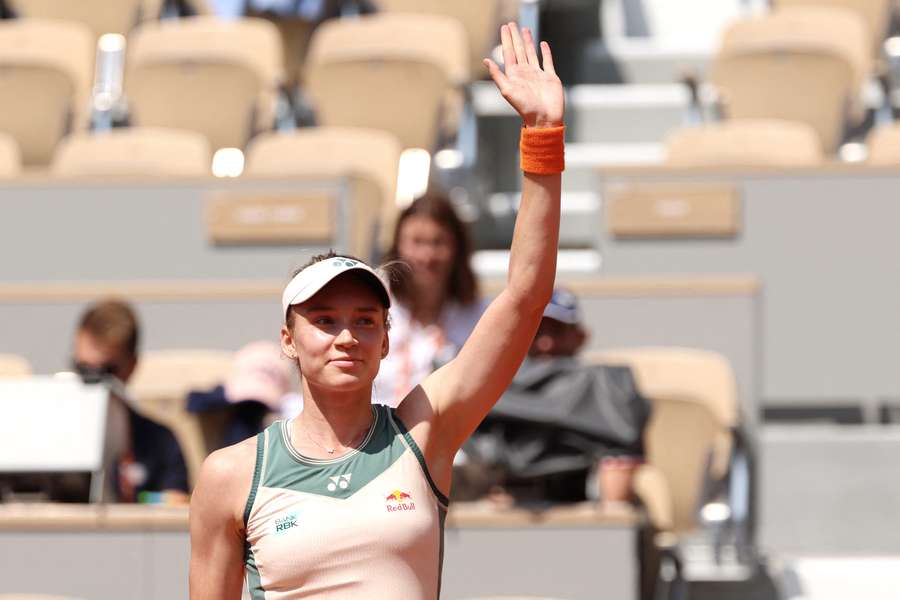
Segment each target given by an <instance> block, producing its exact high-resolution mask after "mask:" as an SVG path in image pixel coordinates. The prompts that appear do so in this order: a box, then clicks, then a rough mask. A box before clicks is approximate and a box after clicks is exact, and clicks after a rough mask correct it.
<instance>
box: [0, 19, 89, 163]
mask: <svg viewBox="0 0 900 600" xmlns="http://www.w3.org/2000/svg"><path fill="white" fill-rule="evenodd" d="M93 60H94V44H93V37H92V35H91V32H90V30H89V29H87V27H85V26H84V25H80V24H78V23H67V22H63V21H49V20H48V21H45V20H38V19H12V20H4V21H0V71H2V73H3V77H0V106H2V107H3V110H2V111H0V132H5V133H7V134H9V135H11V136H12V137H13V138H15V140H16V142H17V143H18V146H19V150H20V152H21V157H22V162H23V163H24V164H25V165H42V164H46V163H48V162H49V161H50V158H51V157H52V156H53V149H54V147H55V146H56V144H57V142H58V141H59V140H60V138H62V137H63V136H64V135H65V134H66V133H67V132H68V131H69V130H72V129H76V130H77V129H80V128H83V127H84V126H85V125H86V123H87V115H88V108H89V102H88V97H89V93H90V85H91V76H92V72H93Z"/></svg>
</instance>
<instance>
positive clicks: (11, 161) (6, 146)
mask: <svg viewBox="0 0 900 600" xmlns="http://www.w3.org/2000/svg"><path fill="white" fill-rule="evenodd" d="M21 172H22V155H21V153H20V152H19V144H18V143H16V139H15V138H14V137H13V136H11V135H9V134H6V133H3V132H0V179H11V178H13V177H15V176H16V175H18V174H19V173H21Z"/></svg>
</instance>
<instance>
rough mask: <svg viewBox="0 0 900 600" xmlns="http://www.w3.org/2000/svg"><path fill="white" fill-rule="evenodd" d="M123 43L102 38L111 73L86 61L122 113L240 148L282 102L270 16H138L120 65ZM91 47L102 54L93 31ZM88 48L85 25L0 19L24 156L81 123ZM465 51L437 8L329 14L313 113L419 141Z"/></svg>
mask: <svg viewBox="0 0 900 600" xmlns="http://www.w3.org/2000/svg"><path fill="white" fill-rule="evenodd" d="M123 45H124V44H123V43H122V41H121V40H120V41H119V42H118V47H111V48H107V49H106V50H108V51H109V52H108V54H110V55H115V54H116V53H117V52H118V54H119V58H118V61H119V62H118V67H119V73H115V72H113V73H109V72H108V71H109V70H112V71H115V70H116V69H115V68H111V69H108V68H107V67H106V66H105V65H106V64H108V63H104V66H103V67H101V65H100V64H99V63H98V66H97V75H98V76H100V75H102V76H103V77H106V78H110V79H116V78H118V83H112V84H111V83H110V82H109V81H104V82H98V83H95V92H96V91H97V87H103V88H104V89H108V88H113V89H117V90H119V91H121V90H122V89H124V94H125V100H127V117H128V120H129V121H130V122H131V123H132V124H135V125H142V126H153V127H173V128H178V129H188V130H193V131H197V132H199V133H202V134H203V135H205V136H206V137H207V139H208V140H209V142H210V144H211V146H212V148H213V149H218V148H222V147H239V148H241V147H243V146H244V145H245V144H246V142H247V141H248V140H249V139H250V137H252V135H253V134H254V133H255V132H258V131H265V130H270V129H272V128H273V126H274V123H275V120H276V111H277V109H278V106H279V101H281V102H282V103H283V102H284V97H283V96H281V94H282V89H281V86H282V84H283V82H284V68H283V62H282V50H281V41H280V38H279V36H278V31H277V29H276V28H275V26H274V25H272V24H271V23H269V22H267V21H265V20H262V19H242V20H238V21H223V20H219V19H216V18H213V17H190V18H184V19H177V20H166V21H161V22H150V23H145V24H143V25H141V26H139V27H138V28H137V29H135V30H134V31H133V32H132V33H131V34H130V35H129V37H128V52H127V60H125V61H124V63H125V64H124V74H123V73H122V72H121V70H122V65H121V63H122V57H121V54H122V53H123V48H122V46H123ZM99 49H100V53H99V54H98V56H102V55H103V52H104V50H105V49H104V40H103V39H101V41H100V44H99ZM92 52H93V44H92V36H91V34H90V32H89V31H88V30H87V29H86V28H85V27H84V26H82V25H79V24H76V23H65V22H59V21H42V20H30V19H21V20H11V21H5V22H2V23H0V69H2V70H3V71H4V77H3V78H2V80H0V105H2V106H4V111H2V113H0V114H2V116H0V131H5V132H7V133H9V134H11V135H12V136H13V137H15V138H16V140H17V141H18V143H19V146H20V150H21V155H22V159H23V162H24V163H25V164H26V165H40V164H46V163H47V162H49V161H50V159H51V157H52V155H53V151H54V148H55V145H56V144H57V142H58V141H59V140H60V139H61V138H62V137H63V135H64V134H65V133H66V132H67V131H69V130H74V131H78V130H82V129H84V128H86V127H87V126H88V124H89V120H90V116H91V112H92V109H93V110H97V109H98V106H97V102H92V101H91V97H92V92H91V77H92V73H93V71H94V61H93V54H92ZM106 59H107V60H112V61H113V62H115V58H110V57H109V56H106ZM468 59H469V54H468V51H467V47H466V35H465V31H464V29H463V27H462V26H461V25H460V24H459V22H457V21H456V20H454V19H452V18H449V17H439V16H422V15H409V14H391V15H373V16H367V17H360V18H357V19H340V20H334V21H329V22H327V23H325V24H324V25H322V26H321V27H319V28H318V29H317V30H316V34H315V35H314V37H313V40H312V43H311V47H310V50H309V55H308V57H307V81H306V83H305V86H304V89H305V91H306V93H307V94H308V96H309V98H310V99H311V100H312V103H313V106H315V107H316V108H317V111H316V118H317V120H318V122H319V123H320V124H325V125H337V126H360V127H373V128H376V129H384V130H388V131H392V132H393V133H394V134H395V135H397V137H398V138H399V139H400V140H401V143H402V144H403V145H404V147H422V148H426V149H429V150H431V149H433V148H434V147H435V145H436V143H437V139H438V134H439V123H440V122H441V121H442V120H443V122H445V123H450V124H451V126H453V125H452V123H453V122H454V120H457V121H458V113H459V111H460V110H461V108H460V107H461V106H462V102H461V100H460V98H461V93H460V86H461V85H463V84H465V83H466V82H467V81H468V79H469V72H470V71H469V64H468ZM123 77H124V84H123V83H122V78H123ZM95 81H96V80H95ZM100 83H102V86H101V85H99V84H100ZM123 85H124V88H123ZM93 96H94V100H97V96H96V94H93ZM104 102H105V103H107V104H109V103H110V100H109V99H108V98H106V99H104ZM113 102H115V99H114V100H113ZM92 105H93V106H92ZM454 114H455V115H456V116H454ZM290 116H291V115H288V117H289V120H290ZM289 124H290V123H289Z"/></svg>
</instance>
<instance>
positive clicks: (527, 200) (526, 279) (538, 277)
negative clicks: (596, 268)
mask: <svg viewBox="0 0 900 600" xmlns="http://www.w3.org/2000/svg"><path fill="white" fill-rule="evenodd" d="M561 179H562V178H561V176H560V175H558V174H556V175H535V174H532V173H525V175H524V179H523V182H522V202H521V205H520V208H519V214H518V217H517V218H516V227H515V232H514V233H513V240H512V246H511V247H510V253H509V274H508V279H507V292H508V293H509V294H510V295H511V296H512V298H514V299H515V301H517V302H521V303H523V304H524V305H531V304H534V306H535V307H536V308H540V309H541V310H543V308H544V306H546V304H547V302H549V301H550V296H551V294H552V293H553V283H554V279H555V278H556V255H557V248H558V246H559V200H560V186H561Z"/></svg>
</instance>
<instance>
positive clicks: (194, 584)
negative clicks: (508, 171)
mask: <svg viewBox="0 0 900 600" xmlns="http://www.w3.org/2000/svg"><path fill="white" fill-rule="evenodd" d="M500 38H501V42H502V46H503V56H504V63H505V72H504V71H501V70H500V68H499V67H498V66H497V65H496V64H495V63H494V62H492V61H490V60H485V66H487V68H488V70H489V71H490V73H491V77H492V78H493V80H494V82H495V84H496V85H497V87H498V88H499V90H500V92H501V93H502V94H503V96H504V98H506V99H507V101H508V102H509V103H510V104H511V105H512V106H513V108H515V109H516V110H517V111H518V113H519V114H520V115H521V117H522V121H523V129H522V137H521V149H522V161H521V162H522V165H523V170H524V171H525V174H524V180H523V184H522V202H521V208H520V210H519V213H518V216H517V222H516V228H515V234H514V236H513V242H512V247H511V249H510V266H509V278H508V281H507V284H506V287H505V289H504V290H503V291H502V292H501V293H500V294H499V295H498V296H497V298H496V299H494V301H493V302H492V303H491V304H490V306H489V307H488V308H487V310H486V311H485V312H484V315H483V316H482V317H481V319H480V320H479V321H478V324H477V326H476V327H475V330H474V331H473V332H472V335H471V336H469V338H468V340H467V341H466V342H465V344H464V345H463V347H462V349H461V350H460V352H459V354H458V355H457V356H456V357H455V358H453V359H452V360H450V361H449V362H448V363H447V364H445V365H444V366H442V367H441V368H439V369H438V370H437V371H435V372H434V373H431V374H430V375H428V376H427V377H426V378H425V379H424V381H422V382H421V384H420V385H418V386H416V387H415V388H413V389H412V390H411V391H410V392H409V393H408V394H407V395H406V396H405V397H404V398H403V401H402V402H401V403H400V404H399V406H398V407H397V408H396V409H394V408H389V407H386V406H379V405H373V404H372V387H373V382H374V380H375V376H376V375H377V373H378V370H379V366H380V364H381V360H382V359H383V358H384V357H385V356H386V355H387V353H388V349H389V345H390V341H389V339H388V327H387V322H386V318H387V310H388V309H389V308H390V304H391V300H390V297H389V295H388V292H387V288H386V287H385V285H384V284H383V283H382V281H381V280H380V279H379V278H378V276H377V275H376V274H375V272H374V271H373V270H372V269H371V268H370V267H369V266H368V265H366V264H364V263H362V262H360V261H357V260H355V259H353V258H349V257H343V256H327V257H325V258H324V259H322V260H318V261H315V262H314V263H313V264H311V265H309V266H308V267H306V268H304V269H302V270H301V271H300V272H299V273H298V274H297V275H296V276H295V277H294V278H293V279H292V280H291V282H290V283H289V284H288V285H287V287H286V288H285V291H284V294H283V297H282V309H283V313H282V317H283V318H284V325H283V327H282V329H281V347H282V350H283V352H284V354H285V355H286V356H288V357H289V358H291V359H292V360H295V361H297V363H298V365H299V367H300V370H301V372H302V374H303V377H302V378H301V382H302V383H301V385H302V391H303V397H304V408H303V412H301V413H300V414H299V415H298V416H297V417H296V418H294V419H292V420H290V421H278V422H276V423H275V424H273V425H272V426H270V427H269V428H268V429H266V430H265V431H263V432H262V433H260V434H259V436H257V438H256V439H250V440H246V441H244V442H241V443H239V444H236V445H234V446H230V447H228V448H224V449H222V450H219V451H217V452H215V453H213V454H212V455H211V456H210V457H209V458H208V459H207V460H206V462H205V463H204V466H203V470H202V473H201V475H200V480H199V482H198V484H197V487H196V490H195V492H194V497H193V499H192V501H191V578H190V587H191V598H192V599H193V600H212V599H215V600H223V599H224V600H237V599H238V598H240V597H241V583H242V580H243V578H244V574H245V573H246V575H247V582H248V587H249V589H250V595H251V597H252V598H253V599H254V600H257V599H262V598H265V597H269V598H272V597H278V598H282V599H284V600H293V599H296V598H305V597H310V596H314V597H316V598H324V599H330V598H335V599H337V598H340V599H342V600H346V599H349V600H356V599H367V600H369V599H376V600H377V599H380V598H395V597H401V596H402V597H403V598H405V599H408V600H434V599H436V598H437V597H438V596H439V595H440V574H441V566H442V565H441V561H442V552H441V548H442V546H443V544H442V540H443V523H444V518H445V516H446V510H447V496H446V493H447V492H448V491H449V488H450V475H451V471H452V463H453V457H454V455H455V454H456V452H457V450H458V449H459V448H460V446H461V445H462V443H463V442H464V441H465V440H466V438H467V437H469V435H470V434H471V433H472V431H474V429H475V427H476V426H477V425H478V423H479V422H480V421H481V420H482V419H483V418H484V416H485V415H486V414H487V412H488V411H489V410H490V409H491V407H492V406H493V405H494V404H495V403H496V402H497V400H498V399H499V397H500V395H501V394H502V393H503V391H504V389H505V388H506V387H507V385H508V384H509V382H510V381H511V380H512V377H513V375H514V374H515V372H516V371H517V369H518V368H519V365H520V364H521V362H522V359H523V358H524V357H525V354H526V353H527V351H528V348H529V346H530V344H531V341H532V339H533V337H534V334H535V332H536V330H537V327H538V324H539V322H540V320H541V316H542V314H543V311H544V307H545V306H546V304H547V302H548V301H549V300H550V295H551V292H552V289H553V281H554V277H555V274H556V252H557V243H558V238H559V198H560V174H561V172H562V169H563V137H564V127H563V126H562V119H563V90H562V85H561V83H560V81H559V78H558V77H557V76H556V73H555V71H554V69H553V59H552V57H551V55H550V48H549V46H547V44H546V43H544V44H541V55H542V59H543V61H542V62H543V66H542V65H541V60H540V59H539V58H538V54H537V48H536V47H535V45H534V40H533V39H532V36H531V33H530V32H529V31H528V30H527V29H526V30H523V31H521V32H520V30H519V28H518V27H517V26H516V25H515V24H514V23H509V24H507V25H504V26H503V27H502V28H501V30H500ZM420 224H421V223H420ZM421 234H423V232H422V231H419V233H418V234H417V235H420V236H421ZM413 237H415V236H413ZM413 241H415V240H413ZM438 270H439V269H438ZM270 592H272V593H270Z"/></svg>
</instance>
